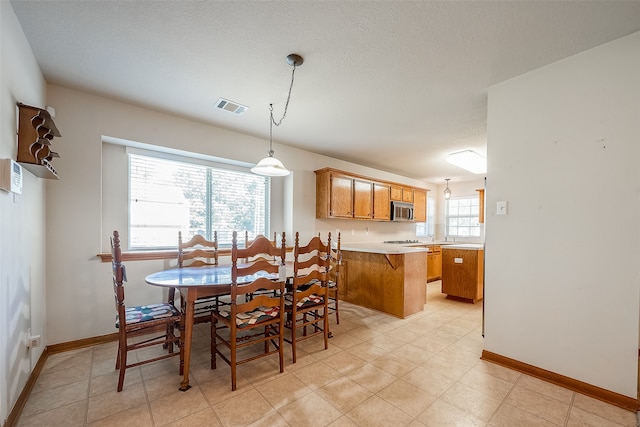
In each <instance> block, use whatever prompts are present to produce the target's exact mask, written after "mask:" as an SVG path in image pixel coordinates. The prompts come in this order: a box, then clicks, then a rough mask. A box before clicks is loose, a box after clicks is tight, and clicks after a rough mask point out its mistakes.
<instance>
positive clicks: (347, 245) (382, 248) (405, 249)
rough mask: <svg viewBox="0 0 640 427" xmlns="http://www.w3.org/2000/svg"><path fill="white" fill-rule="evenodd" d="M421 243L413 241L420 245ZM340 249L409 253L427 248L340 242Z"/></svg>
mask: <svg viewBox="0 0 640 427" xmlns="http://www.w3.org/2000/svg"><path fill="white" fill-rule="evenodd" d="M420 244H421V243H413V245H420ZM340 250H343V251H353V252H369V253H375V254H409V253H414V252H426V251H427V248H423V247H413V246H405V245H403V244H401V245H399V244H396V243H374V242H372V243H342V244H341V245H340Z"/></svg>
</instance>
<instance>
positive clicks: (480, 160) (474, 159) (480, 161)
mask: <svg viewBox="0 0 640 427" xmlns="http://www.w3.org/2000/svg"><path fill="white" fill-rule="evenodd" d="M447 162H449V163H451V164H452V165H456V166H458V167H461V168H462V169H466V170H468V171H469V172H473V173H475V174H481V173H487V159H486V158H485V157H484V156H482V155H480V154H478V153H476V152H475V151H472V150H464V151H458V152H457V153H452V154H449V155H448V156H447Z"/></svg>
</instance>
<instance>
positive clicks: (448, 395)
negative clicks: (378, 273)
mask: <svg viewBox="0 0 640 427" xmlns="http://www.w3.org/2000/svg"><path fill="white" fill-rule="evenodd" d="M427 290H428V297H427V301H428V302H427V305H426V306H425V311H424V312H423V313H420V314H417V315H415V316H413V317H411V318H410V319H404V320H401V319H396V318H393V317H390V316H387V315H384V314H380V313H378V312H375V311H372V310H367V309H363V308H360V307H357V306H354V305H350V304H347V303H343V304H342V305H341V319H340V325H335V324H333V325H332V332H333V334H334V337H333V338H331V340H330V341H329V349H328V350H324V349H323V346H322V343H321V340H315V339H314V340H307V341H305V342H303V343H302V344H301V345H300V349H299V353H298V362H297V363H296V364H295V365H294V364H292V363H291V362H290V357H291V356H290V353H291V352H290V351H286V352H285V354H286V355H287V359H289V360H288V361H287V363H286V365H285V372H284V373H283V374H280V373H279V370H278V363H277V356H275V357H271V358H265V359H261V360H258V361H254V362H251V363H249V364H246V365H243V366H242V367H240V368H239V373H238V390H237V391H235V392H231V391H230V373H229V368H228V367H227V365H226V364H225V363H224V362H221V361H219V363H218V369H217V370H213V371H212V370H210V369H209V327H208V325H200V326H201V327H198V330H197V331H196V332H195V334H194V336H195V338H194V354H193V356H192V371H191V384H192V386H193V387H192V388H191V389H190V390H189V391H187V392H180V391H178V384H179V382H180V377H179V376H178V375H177V362H178V360H177V359H176V358H172V359H168V360H165V361H161V362H157V363H155V364H149V365H144V366H142V367H139V368H135V369H130V370H128V371H127V374H126V382H125V388H124V390H123V391H122V392H121V393H117V392H116V383H117V373H116V372H115V371H114V360H115V352H116V346H115V343H110V344H105V345H99V346H95V347H92V348H87V349H80V350H75V351H70V352H66V353H61V354H55V355H52V356H50V357H49V358H48V360H47V362H46V364H45V367H44V370H43V372H42V374H41V375H40V377H39V379H38V381H37V383H36V385H35V387H34V389H33V392H32V394H31V396H30V398H29V400H28V402H27V404H26V406H25V408H24V410H23V413H22V415H21V418H20V420H19V425H21V426H29V425H47V426H58V425H59V426H66V427H68V426H125V425H132V426H165V425H170V426H367V427H368V426H405V425H406V426H438V427H441V426H508V427H513V426H550V427H551V426H598V427H600V426H630V427H631V426H636V414H635V413H632V412H629V411H625V410H622V409H620V408H617V407H615V406H612V405H608V404H605V403H602V402H600V401H598V400H594V399H591V398H589V397H586V396H583V395H581V394H577V393H573V392H571V391H569V390H566V389H563V388H561V387H557V386H555V385H552V384H549V383H546V382H544V381H540V380H538V379H535V378H532V377H529V376H527V375H523V374H520V373H518V372H515V371H512V370H509V369H506V368H502V367H500V366H497V365H494V364H491V363H488V362H484V361H482V360H480V359H479V357H480V354H481V351H482V336H481V327H480V325H481V317H482V305H481V304H476V305H470V304H464V303H460V302H454V301H449V300H447V299H445V298H444V297H443V295H442V294H441V293H440V282H432V283H430V284H429V285H427ZM332 319H333V321H335V317H332ZM286 350H290V348H289V347H288V345H287V347H286Z"/></svg>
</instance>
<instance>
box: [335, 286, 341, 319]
mask: <svg viewBox="0 0 640 427" xmlns="http://www.w3.org/2000/svg"><path fill="white" fill-rule="evenodd" d="M335 307H336V324H338V325H339V324H340V311H338V289H336V298H335Z"/></svg>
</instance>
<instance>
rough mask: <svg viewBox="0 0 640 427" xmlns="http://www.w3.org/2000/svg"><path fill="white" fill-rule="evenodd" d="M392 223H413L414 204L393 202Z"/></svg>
mask: <svg viewBox="0 0 640 427" xmlns="http://www.w3.org/2000/svg"><path fill="white" fill-rule="evenodd" d="M391 221H413V203H406V202H391Z"/></svg>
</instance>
